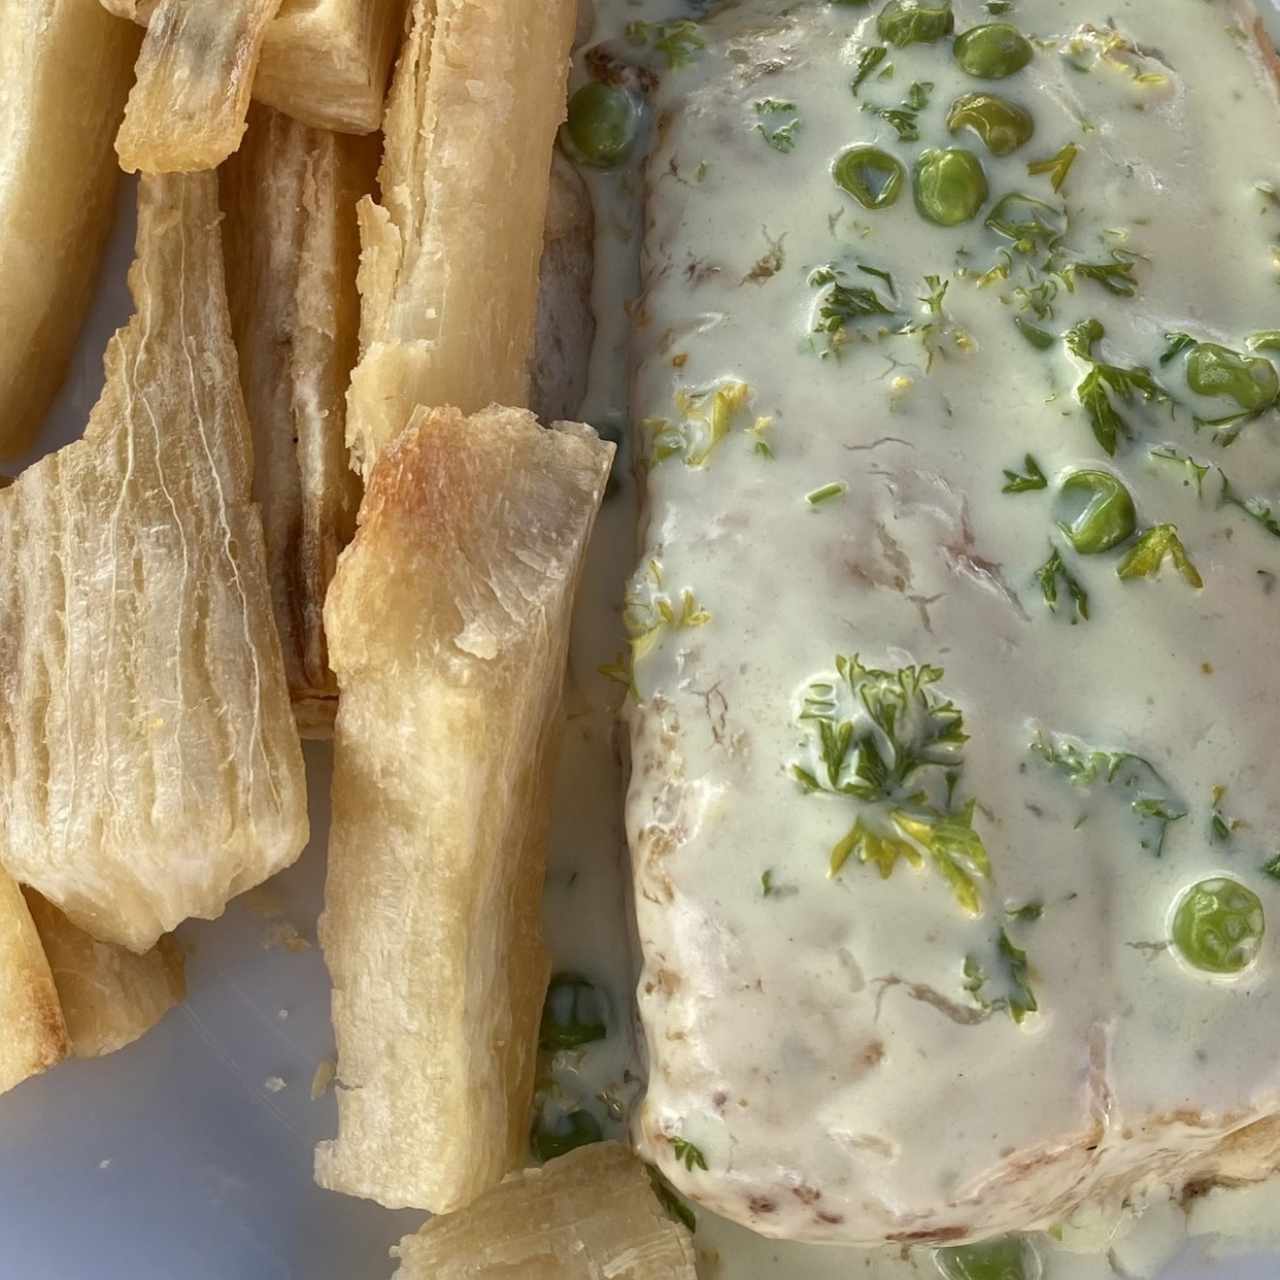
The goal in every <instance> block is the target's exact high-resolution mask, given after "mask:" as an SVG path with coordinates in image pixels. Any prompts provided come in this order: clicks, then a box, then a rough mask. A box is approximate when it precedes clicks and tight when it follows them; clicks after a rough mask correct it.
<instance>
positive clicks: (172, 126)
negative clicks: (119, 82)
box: [116, 0, 280, 173]
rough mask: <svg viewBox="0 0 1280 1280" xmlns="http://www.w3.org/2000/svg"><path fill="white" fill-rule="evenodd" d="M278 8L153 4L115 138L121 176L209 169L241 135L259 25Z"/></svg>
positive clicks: (182, 1) (203, 1) (191, 0)
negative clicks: (132, 82) (123, 171)
mask: <svg viewBox="0 0 1280 1280" xmlns="http://www.w3.org/2000/svg"><path fill="white" fill-rule="evenodd" d="M279 7H280V0H160V3H159V4H158V5H156V7H155V9H154V10H153V12H152V14H151V18H150V22H149V24H148V26H147V33H146V35H145V37H144V38H143V41H142V52H141V54H139V56H138V63H137V67H136V69H135V71H136V81H135V83H134V86H133V89H132V90H131V91H130V93H129V101H128V104H127V105H126V107H125V112H124V123H123V124H121V126H120V132H119V133H118V134H117V135H116V152H117V154H118V155H119V157H120V166H121V168H123V169H124V170H125V172H126V173H136V172H138V171H141V172H143V173H185V172H189V171H193V170H197V169H212V168H214V166H216V165H218V164H221V163H222V161H223V160H225V159H226V158H227V157H228V156H229V155H230V154H231V153H232V152H233V151H234V150H235V149H236V148H237V147H238V146H239V145H240V139H241V137H243V135H244V130H245V115H246V113H247V112H248V110H249V95H250V93H251V92H252V90H253V80H254V76H255V74H256V72H257V69H258V59H259V57H260V55H261V53H262V42H263V40H264V38H265V37H266V31H267V24H268V23H269V22H270V21H271V19H272V18H273V17H275V13H276V10H277V9H279Z"/></svg>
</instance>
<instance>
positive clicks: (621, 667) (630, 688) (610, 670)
mask: <svg viewBox="0 0 1280 1280" xmlns="http://www.w3.org/2000/svg"><path fill="white" fill-rule="evenodd" d="M596 670H597V671H598V672H599V673H600V674H601V675H602V676H604V678H605V679H606V680H612V681H613V682H614V683H615V684H620V685H622V686H623V688H625V689H626V691H627V692H628V693H629V694H630V695H631V696H632V697H633V698H636V697H639V694H638V693H637V692H636V681H635V676H634V674H633V673H632V671H631V654H630V653H620V654H618V656H617V657H616V658H615V659H614V660H613V661H612V662H605V663H602V664H601V665H600V666H598V667H597V668H596Z"/></svg>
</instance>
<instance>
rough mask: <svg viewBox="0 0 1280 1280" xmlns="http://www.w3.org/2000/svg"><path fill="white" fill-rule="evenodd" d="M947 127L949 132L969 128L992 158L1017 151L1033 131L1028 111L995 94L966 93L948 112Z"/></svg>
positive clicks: (1033, 126) (1034, 127)
mask: <svg viewBox="0 0 1280 1280" xmlns="http://www.w3.org/2000/svg"><path fill="white" fill-rule="evenodd" d="M947 128H948V129H949V130H950V131H951V132H952V133H955V132H956V130H957V129H972V130H973V132H974V133H976V134H977V135H978V137H979V138H981V139H982V141H983V142H985V143H986V145H987V150H988V151H990V152H991V154H992V155H993V156H1007V155H1008V154H1009V153H1010V152H1011V151H1017V149H1018V148H1019V147H1020V146H1022V144H1023V143H1024V142H1028V141H1030V139H1031V135H1032V134H1033V133H1035V131H1036V125H1035V121H1034V120H1033V119H1032V118H1031V112H1029V111H1028V110H1026V108H1025V107H1020V106H1018V104H1017V103H1016V102H1010V101H1009V100H1008V98H999V97H997V96H996V95H995V94H994V93H966V94H965V95H964V96H963V97H961V98H957V99H956V100H955V101H954V102H953V103H952V104H951V110H950V111H948V112H947Z"/></svg>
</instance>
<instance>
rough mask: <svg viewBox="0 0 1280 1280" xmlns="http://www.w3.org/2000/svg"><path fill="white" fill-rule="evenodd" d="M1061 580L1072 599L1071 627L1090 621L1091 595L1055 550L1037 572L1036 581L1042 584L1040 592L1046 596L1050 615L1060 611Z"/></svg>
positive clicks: (1055, 548) (1054, 549)
mask: <svg viewBox="0 0 1280 1280" xmlns="http://www.w3.org/2000/svg"><path fill="white" fill-rule="evenodd" d="M1059 579H1061V580H1062V583H1063V585H1064V586H1065V587H1066V589H1067V594H1068V595H1069V596H1070V597H1071V604H1072V607H1073V614H1072V618H1071V625H1072V626H1075V624H1076V623H1077V622H1080V621H1082V620H1083V621H1085V622H1088V621H1089V593H1088V592H1087V591H1086V590H1085V589H1084V587H1083V586H1082V585H1081V584H1080V581H1079V579H1077V578H1076V577H1075V576H1074V575H1073V574H1072V573H1071V571H1070V570H1069V569H1068V568H1067V566H1066V563H1065V562H1064V561H1063V559H1062V553H1061V552H1060V551H1059V550H1058V549H1057V547H1054V548H1053V553H1052V554H1051V555H1050V556H1049V558H1048V560H1046V561H1045V562H1044V564H1042V565H1041V566H1040V567H1039V568H1038V569H1037V570H1036V581H1037V582H1039V584H1040V591H1041V593H1042V594H1043V596H1044V602H1045V604H1047V605H1048V606H1049V612H1050V613H1056V612H1057V611H1058V580H1059Z"/></svg>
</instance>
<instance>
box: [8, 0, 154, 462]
mask: <svg viewBox="0 0 1280 1280" xmlns="http://www.w3.org/2000/svg"><path fill="white" fill-rule="evenodd" d="M138 43H139V41H138V34H137V32H136V31H132V30H130V29H129V28H128V27H125V26H123V25H122V24H120V23H118V22H114V21H112V19H111V18H110V16H109V15H107V14H105V13H104V12H103V11H102V10H101V8H99V6H98V5H97V3H96V0H4V3H2V4H0V103H2V104H3V108H2V110H3V117H4V122H5V130H4V137H3V139H2V140H0V332H3V333H4V342H3V343H0V456H6V457H12V456H14V455H15V454H17V453H19V452H21V451H22V450H23V449H25V448H26V447H27V446H28V445H29V444H30V442H31V439H32V437H33V435H34V434H35V432H36V430H37V429H38V428H39V425H40V422H41V420H42V419H43V418H44V415H45V412H46V411H47V410H48V408H49V404H50V402H51V401H52V399H53V396H54V393H55V392H56V391H57V389H58V387H59V386H60V385H61V383H62V379H63V377H64V375H65V374H66V370H67V362H68V360H69V359H70V357H71V351H72V349H73V347H74V346H75V342H76V337H77V335H78V334H79V332H80V323H81V321H82V320H83V318H84V313H85V310H86V308H87V307H88V305H89V299H90V297H91V295H92V292H93V283H94V278H95V276H96V274H97V270H98V263H99V261H100V260H101V257H102V249H103V246H104V244H105V243H106V237H107V233H108V231H110V229H111V219H112V215H113V214H114V212H115V193H116V184H117V178H118V176H119V169H118V167H117V165H116V157H115V153H114V151H113V150H112V146H111V143H112V139H113V138H114V137H115V132H116V129H117V128H118V127H119V124H120V118H121V115H122V114H123V112H124V103H125V98H126V97H127V96H128V93H129V85H130V84H131V83H132V81H133V63H134V59H135V58H136V57H137V55H138Z"/></svg>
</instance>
